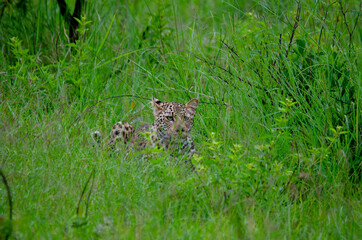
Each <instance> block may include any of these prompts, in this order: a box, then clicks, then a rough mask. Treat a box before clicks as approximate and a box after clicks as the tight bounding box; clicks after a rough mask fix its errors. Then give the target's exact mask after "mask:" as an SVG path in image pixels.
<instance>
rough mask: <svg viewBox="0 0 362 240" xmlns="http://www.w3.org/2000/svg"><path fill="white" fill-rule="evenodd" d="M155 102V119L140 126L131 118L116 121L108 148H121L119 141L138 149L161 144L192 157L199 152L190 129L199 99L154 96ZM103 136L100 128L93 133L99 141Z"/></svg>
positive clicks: (153, 104)
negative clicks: (181, 99) (177, 99)
mask: <svg viewBox="0 0 362 240" xmlns="http://www.w3.org/2000/svg"><path fill="white" fill-rule="evenodd" d="M151 104H152V108H153V116H154V118H155V119H154V122H153V123H152V124H145V125H142V126H141V127H139V128H137V129H136V128H135V127H134V126H132V125H131V124H130V123H128V122H124V121H119V122H116V123H115V124H114V126H113V127H112V129H111V132H110V134H109V140H108V143H107V146H108V148H110V149H113V150H114V149H117V148H116V147H117V145H118V144H119V143H121V144H123V145H126V146H128V148H129V146H131V147H132V148H134V149H136V150H144V149H146V148H148V147H151V148H161V149H163V150H165V151H167V150H170V151H171V152H179V153H182V154H187V156H188V157H192V156H193V154H194V153H195V144H194V142H193V140H192V136H191V133H190V132H191V130H192V128H193V119H194V116H195V114H196V110H197V107H198V105H199V100H198V99H197V98H193V99H191V100H190V101H188V102H187V103H185V104H183V103H179V102H162V101H161V100H159V99H157V98H155V97H152V101H151ZM100 136H101V135H100V133H99V132H98V131H97V132H94V133H93V139H94V140H95V141H97V142H99V139H100ZM147 136H148V137H147Z"/></svg>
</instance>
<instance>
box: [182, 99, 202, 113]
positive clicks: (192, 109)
mask: <svg viewBox="0 0 362 240" xmlns="http://www.w3.org/2000/svg"><path fill="white" fill-rule="evenodd" d="M198 105H199V100H198V99H196V98H194V99H191V100H190V101H188V103H186V104H185V107H186V110H187V111H188V112H189V113H190V114H191V115H192V116H194V115H195V113H196V109H197V106H198Z"/></svg>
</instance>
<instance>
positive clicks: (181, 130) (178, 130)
mask: <svg viewBox="0 0 362 240" xmlns="http://www.w3.org/2000/svg"><path fill="white" fill-rule="evenodd" d="M184 131H185V130H184V129H183V128H179V129H177V130H176V132H178V133H183V132H184Z"/></svg>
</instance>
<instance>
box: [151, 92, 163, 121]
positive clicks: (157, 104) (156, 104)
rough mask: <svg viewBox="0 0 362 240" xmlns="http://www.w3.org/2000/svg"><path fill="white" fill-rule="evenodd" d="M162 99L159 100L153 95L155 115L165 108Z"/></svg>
mask: <svg viewBox="0 0 362 240" xmlns="http://www.w3.org/2000/svg"><path fill="white" fill-rule="evenodd" d="M161 103H162V102H161V101H160V100H158V99H157V98H154V97H152V107H153V115H155V116H156V115H158V113H159V112H160V111H162V110H163V108H162V107H161Z"/></svg>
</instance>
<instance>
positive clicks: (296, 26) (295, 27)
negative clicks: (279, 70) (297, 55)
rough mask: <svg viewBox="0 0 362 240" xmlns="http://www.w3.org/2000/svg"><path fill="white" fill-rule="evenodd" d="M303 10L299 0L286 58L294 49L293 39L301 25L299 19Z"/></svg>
mask: <svg viewBox="0 0 362 240" xmlns="http://www.w3.org/2000/svg"><path fill="white" fill-rule="evenodd" d="M301 8H302V4H301V2H300V0H299V1H298V7H297V14H296V15H295V20H294V26H293V30H292V34H291V36H290V40H289V44H288V49H287V51H286V53H285V58H287V57H288V54H289V52H290V48H291V47H292V42H293V38H294V35H295V31H296V30H297V28H298V25H299V18H300V10H301Z"/></svg>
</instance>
